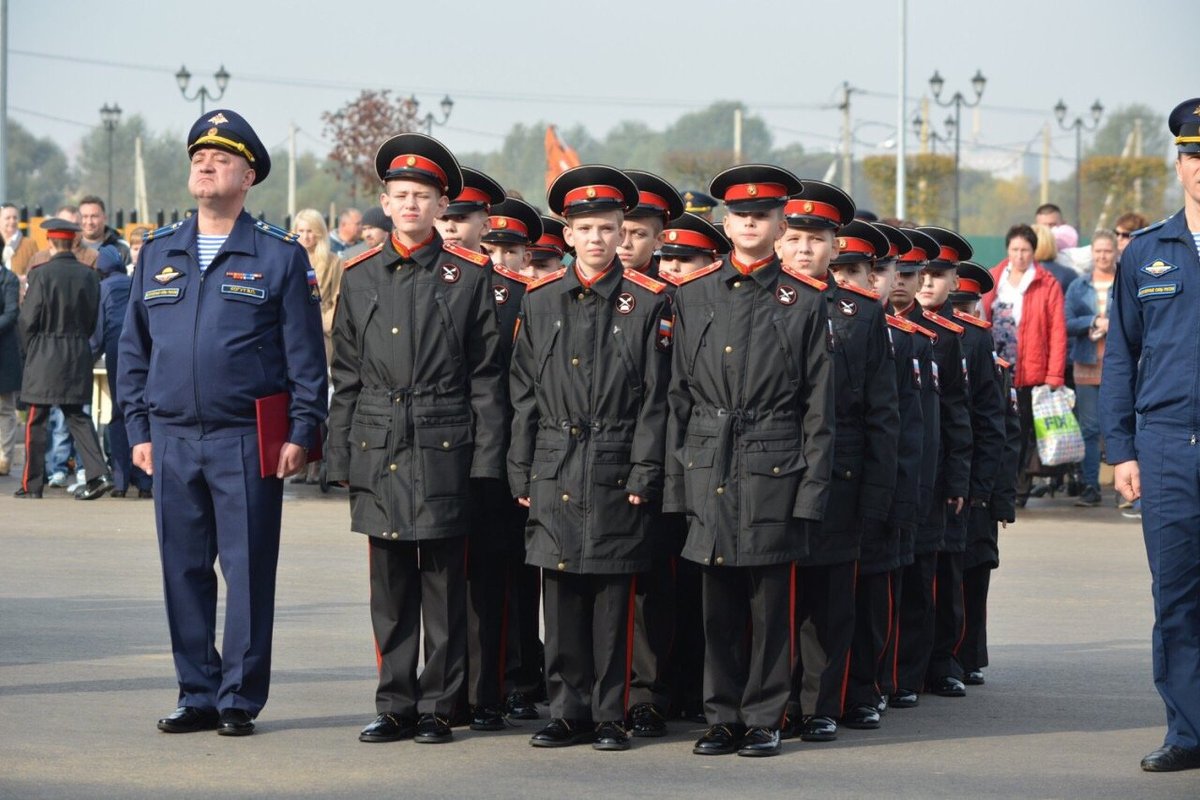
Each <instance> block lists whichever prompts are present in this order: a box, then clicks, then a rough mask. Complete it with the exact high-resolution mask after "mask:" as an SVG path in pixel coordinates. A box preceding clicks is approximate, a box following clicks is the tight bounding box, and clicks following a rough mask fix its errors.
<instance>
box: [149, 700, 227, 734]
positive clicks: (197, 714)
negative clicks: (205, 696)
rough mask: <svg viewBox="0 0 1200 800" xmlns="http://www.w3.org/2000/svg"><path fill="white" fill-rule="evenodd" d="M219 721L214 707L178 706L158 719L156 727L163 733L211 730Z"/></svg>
mask: <svg viewBox="0 0 1200 800" xmlns="http://www.w3.org/2000/svg"><path fill="white" fill-rule="evenodd" d="M220 721H221V720H220V717H219V716H218V714H217V710H216V709H215V708H195V707H193V706H180V707H179V708H177V709H175V710H174V711H172V712H171V713H170V714H168V715H167V716H165V717H163V718H162V719H160V720H159V721H158V729H159V730H160V731H162V732H163V733H195V732H196V731H211V730H212V729H213V728H215V727H217V725H218V724H219V723H220Z"/></svg>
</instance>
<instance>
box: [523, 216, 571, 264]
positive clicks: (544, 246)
mask: <svg viewBox="0 0 1200 800" xmlns="http://www.w3.org/2000/svg"><path fill="white" fill-rule="evenodd" d="M565 227H566V223H565V222H563V221H562V220H561V219H559V218H558V217H547V216H546V215H545V214H542V235H541V236H540V237H538V240H537V241H536V242H534V243H533V244H531V245H529V252H530V253H531V254H532V255H533V260H534V261H541V260H543V259H547V258H562V257H563V256H564V255H565V254H567V253H572V254H574V252H575V248H573V247H567V240H566V239H565V238H563V228H565Z"/></svg>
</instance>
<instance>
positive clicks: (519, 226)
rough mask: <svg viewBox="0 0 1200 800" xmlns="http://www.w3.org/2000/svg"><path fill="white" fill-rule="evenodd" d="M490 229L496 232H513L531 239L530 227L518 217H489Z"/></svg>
mask: <svg viewBox="0 0 1200 800" xmlns="http://www.w3.org/2000/svg"><path fill="white" fill-rule="evenodd" d="M488 227H489V228H491V229H492V230H494V231H513V232H515V233H519V234H521V235H522V236H524V237H526V238H528V237H529V226H528V225H526V224H525V223H524V222H521V220H519V219H517V218H516V217H488Z"/></svg>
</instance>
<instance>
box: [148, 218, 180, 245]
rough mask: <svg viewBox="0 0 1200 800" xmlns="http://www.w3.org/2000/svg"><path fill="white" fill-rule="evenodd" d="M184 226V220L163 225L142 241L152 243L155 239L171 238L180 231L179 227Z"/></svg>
mask: <svg viewBox="0 0 1200 800" xmlns="http://www.w3.org/2000/svg"><path fill="white" fill-rule="evenodd" d="M182 224H183V220H179V222H172V223H171V224H170V225H163V226H162V227H161V228H156V229H155V230H152V231H150V232H149V233H147V234H146V238H145V239H143V240H142V241H144V242H151V241H154V240H155V239H161V238H162V237H164V236H170V235H171V234H172V233H174V232H175V231H177V230H179V226H180V225H182Z"/></svg>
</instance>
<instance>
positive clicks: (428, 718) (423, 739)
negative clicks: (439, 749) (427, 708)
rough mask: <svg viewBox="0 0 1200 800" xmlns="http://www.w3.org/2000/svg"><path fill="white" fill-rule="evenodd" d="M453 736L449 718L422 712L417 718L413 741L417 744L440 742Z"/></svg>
mask: <svg viewBox="0 0 1200 800" xmlns="http://www.w3.org/2000/svg"><path fill="white" fill-rule="evenodd" d="M453 738H454V733H453V732H452V731H451V730H450V720H448V719H446V718H445V717H440V716H438V715H437V714H422V715H421V718H420V719H419V720H417V732H416V734H415V735H414V736H413V741H414V742H416V743H417V744H442V743H443V742H448V741H450V740H451V739H453Z"/></svg>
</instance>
